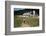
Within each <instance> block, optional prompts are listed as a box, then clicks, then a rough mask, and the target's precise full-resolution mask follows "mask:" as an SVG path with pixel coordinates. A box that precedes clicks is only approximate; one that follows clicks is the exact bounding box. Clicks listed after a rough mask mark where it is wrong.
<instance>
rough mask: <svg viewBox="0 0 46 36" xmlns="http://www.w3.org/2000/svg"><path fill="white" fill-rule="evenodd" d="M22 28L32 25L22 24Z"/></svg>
mask: <svg viewBox="0 0 46 36" xmlns="http://www.w3.org/2000/svg"><path fill="white" fill-rule="evenodd" d="M21 27H30V25H28V24H24V23H22V25H21Z"/></svg>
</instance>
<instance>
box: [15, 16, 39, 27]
mask: <svg viewBox="0 0 46 36" xmlns="http://www.w3.org/2000/svg"><path fill="white" fill-rule="evenodd" d="M23 19H24V17H23V18H22V17H18V16H14V27H21V24H22V22H23ZM25 22H26V24H29V25H30V26H31V27H35V26H39V18H37V16H34V17H33V16H29V17H28V18H25Z"/></svg>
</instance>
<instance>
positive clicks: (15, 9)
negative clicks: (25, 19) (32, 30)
mask: <svg viewBox="0 0 46 36" xmlns="http://www.w3.org/2000/svg"><path fill="white" fill-rule="evenodd" d="M14 10H16V11H18V10H23V8H14Z"/></svg>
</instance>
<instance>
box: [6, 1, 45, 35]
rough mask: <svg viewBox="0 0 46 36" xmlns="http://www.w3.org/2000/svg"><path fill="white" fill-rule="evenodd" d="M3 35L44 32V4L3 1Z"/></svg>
mask: <svg viewBox="0 0 46 36" xmlns="http://www.w3.org/2000/svg"><path fill="white" fill-rule="evenodd" d="M5 7H6V8H5V19H6V20H5V34H6V35H16V34H30V33H31V34H33V33H43V32H44V11H45V9H44V8H45V5H44V3H36V2H19V1H5Z"/></svg>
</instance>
